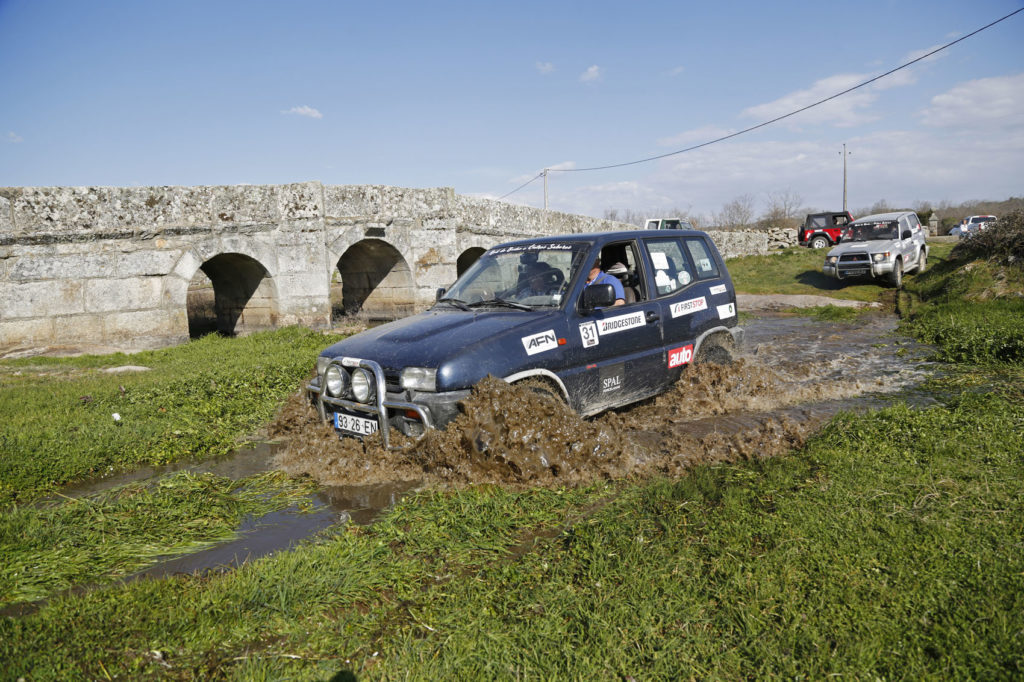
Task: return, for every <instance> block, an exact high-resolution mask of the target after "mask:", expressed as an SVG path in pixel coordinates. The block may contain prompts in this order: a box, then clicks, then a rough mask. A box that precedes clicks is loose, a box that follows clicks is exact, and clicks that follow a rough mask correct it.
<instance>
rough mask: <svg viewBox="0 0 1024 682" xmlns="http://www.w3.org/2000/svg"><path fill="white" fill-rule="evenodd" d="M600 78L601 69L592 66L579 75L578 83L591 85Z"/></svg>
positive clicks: (595, 65)
mask: <svg viewBox="0 0 1024 682" xmlns="http://www.w3.org/2000/svg"><path fill="white" fill-rule="evenodd" d="M600 78H601V67H599V66H598V65H597V64H594V65H593V66H591V67H590V68H589V69H587V70H586V71H584V72H583V73H582V74H580V81H582V82H583V83H593V82H594V81H596V80H599V79H600Z"/></svg>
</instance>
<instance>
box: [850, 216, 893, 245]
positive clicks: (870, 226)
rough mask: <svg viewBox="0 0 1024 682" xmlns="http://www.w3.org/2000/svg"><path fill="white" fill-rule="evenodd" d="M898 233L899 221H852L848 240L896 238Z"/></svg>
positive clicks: (863, 240)
mask: <svg viewBox="0 0 1024 682" xmlns="http://www.w3.org/2000/svg"><path fill="white" fill-rule="evenodd" d="M897 235H899V223H897V222H896V221H895V220H886V221H884V222H880V223H854V224H853V225H852V226H850V238H849V240H848V241H853V242H869V241H873V240H876V239H896V238H897Z"/></svg>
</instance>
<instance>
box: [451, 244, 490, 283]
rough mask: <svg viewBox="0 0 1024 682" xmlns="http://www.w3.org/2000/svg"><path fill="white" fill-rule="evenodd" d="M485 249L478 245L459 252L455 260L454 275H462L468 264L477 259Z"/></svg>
mask: <svg viewBox="0 0 1024 682" xmlns="http://www.w3.org/2000/svg"><path fill="white" fill-rule="evenodd" d="M486 250H487V249H485V248H483V247H480V246H471V247H470V248H468V249H466V250H465V251H463V252H462V253H461V254H459V257H458V259H457V260H456V261H455V276H456V277H462V273H464V272H465V271H466V270H468V269H469V266H470V265H472V264H473V263H475V262H476V261H477V259H478V258H480V256H482V255H483V253H484V251H486Z"/></svg>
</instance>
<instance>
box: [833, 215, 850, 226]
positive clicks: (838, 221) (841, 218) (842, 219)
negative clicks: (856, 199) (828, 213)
mask: <svg viewBox="0 0 1024 682" xmlns="http://www.w3.org/2000/svg"><path fill="white" fill-rule="evenodd" d="M834 222H835V224H836V225H846V223H847V222H849V221H848V220H847V219H846V216H844V215H837V216H836V217H835V221H834Z"/></svg>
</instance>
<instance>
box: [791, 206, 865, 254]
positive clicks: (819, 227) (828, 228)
mask: <svg viewBox="0 0 1024 682" xmlns="http://www.w3.org/2000/svg"><path fill="white" fill-rule="evenodd" d="M852 222H853V216H852V215H850V212H849V211H838V212H837V211H832V212H827V213H808V214H807V217H806V218H804V224H803V225H801V226H800V229H799V230H798V232H797V239H798V241H799V242H800V246H808V247H810V248H812V249H824V248H825V247H826V246H831V245H832V244H838V243H839V242H840V241H841V240H842V238H843V232H844V231H845V230H846V228H847V226H848V225H849V224H850V223H852Z"/></svg>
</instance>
